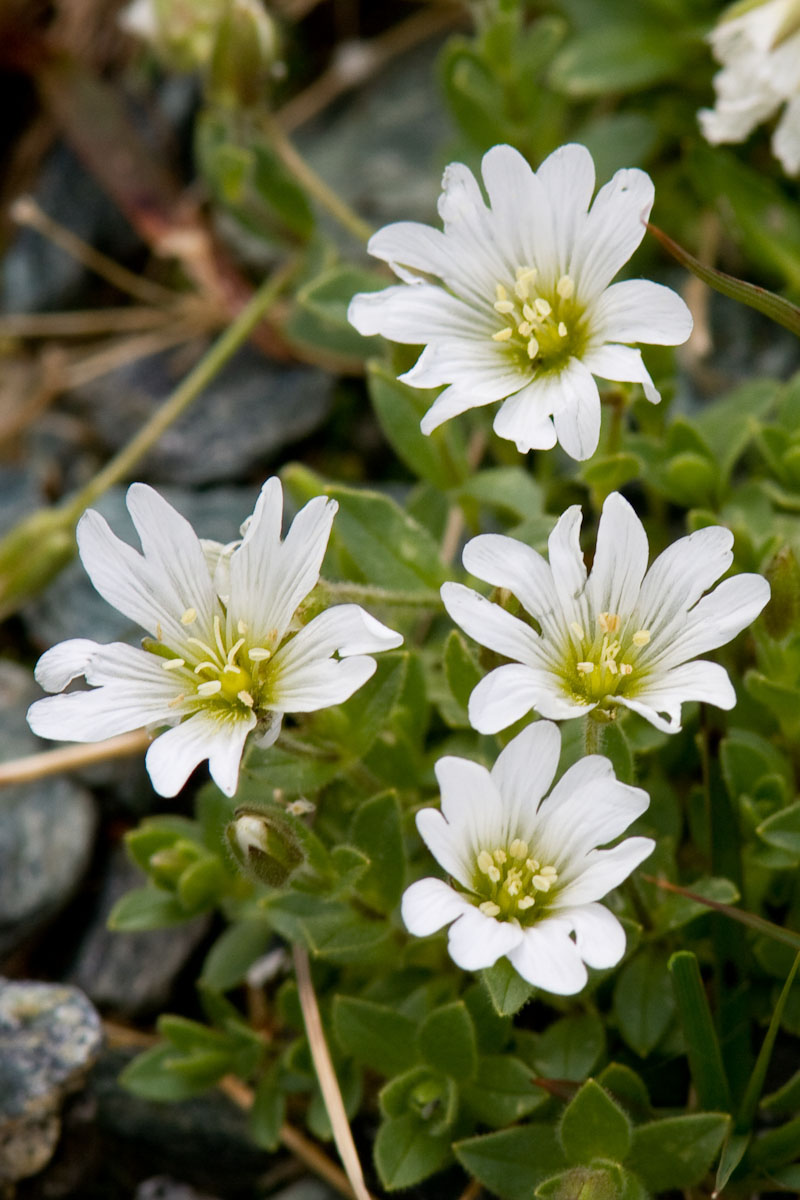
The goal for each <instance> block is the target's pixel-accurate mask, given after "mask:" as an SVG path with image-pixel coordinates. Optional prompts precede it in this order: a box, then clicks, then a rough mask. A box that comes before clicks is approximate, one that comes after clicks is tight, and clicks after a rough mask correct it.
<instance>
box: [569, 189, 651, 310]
mask: <svg viewBox="0 0 800 1200" xmlns="http://www.w3.org/2000/svg"><path fill="white" fill-rule="evenodd" d="M654 195H655V191H654V188H653V181H652V180H651V178H650V176H649V175H647V174H646V173H645V172H644V171H639V170H637V169H636V168H629V169H626V170H623V171H617V173H616V175H615V176H614V178H613V179H612V180H611V182H610V183H607V184H606V185H605V187H602V188H601V189H600V191H599V192H598V193H597V196H596V198H595V202H594V204H593V205H592V207H591V210H590V212H589V216H588V217H587V219H586V221H585V222H584V224H583V227H582V229H581V231H580V234H579V236H578V239H577V242H576V245H575V250H574V253H573V258H572V262H571V264H570V271H569V273H570V275H571V276H572V277H573V279H574V280H575V289H576V292H577V294H578V295H579V296H580V297H581V300H582V301H583V302H584V303H587V302H588V301H590V300H592V299H593V298H594V297H595V296H599V295H600V293H601V292H602V291H603V289H604V288H606V287H607V286H608V284H609V283H610V282H611V280H612V279H613V278H614V276H615V275H616V273H617V271H619V269H620V267H622V266H624V264H625V263H626V262H627V261H628V259H629V258H630V256H631V255H632V254H633V252H634V250H635V249H636V247H637V246H638V245H639V243H640V242H641V240H642V238H643V237H644V234H645V227H644V222H645V221H646V220H647V219H648V217H649V216H650V209H651V208H652V207H653V197H654Z"/></svg>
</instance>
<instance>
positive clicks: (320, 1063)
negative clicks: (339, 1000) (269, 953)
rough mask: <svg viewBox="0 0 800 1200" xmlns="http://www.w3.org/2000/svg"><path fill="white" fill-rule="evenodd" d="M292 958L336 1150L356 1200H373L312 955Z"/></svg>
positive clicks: (297, 952) (296, 950) (298, 953)
mask: <svg viewBox="0 0 800 1200" xmlns="http://www.w3.org/2000/svg"><path fill="white" fill-rule="evenodd" d="M292 956H293V958H294V969H295V974H296V976H297V987H298V990H299V993H300V1006H301V1008H302V1010H303V1021H304V1022H305V1027H306V1034H307V1035H308V1044H309V1047H310V1049H311V1057H312V1059H313V1062H314V1069H315V1071H316V1073H317V1079H318V1081H319V1086H320V1091H321V1092H322V1099H323V1101H324V1102H325V1110H326V1112H327V1114H328V1118H329V1120H330V1123H331V1129H332V1130H333V1140H334V1141H335V1143H336V1149H337V1150H338V1151H339V1157H340V1158H341V1160H342V1165H343V1166H344V1169H345V1171H346V1172H347V1178H348V1179H349V1180H350V1187H351V1188H352V1194H353V1196H355V1198H356V1200H372V1198H371V1196H370V1194H369V1192H368V1191H367V1186H366V1184H365V1183H364V1175H363V1173H362V1170H361V1162H360V1161H359V1157H358V1151H357V1150H356V1145H355V1142H354V1141H353V1134H352V1132H351V1130H350V1122H349V1121H348V1119H347V1113H346V1112H345V1108H344V1101H343V1100H342V1093H341V1091H340V1090H339V1081H338V1080H337V1078H336V1072H335V1071H334V1069H333V1063H332V1062H331V1056H330V1052H329V1050H328V1043H327V1042H326V1041H325V1031H324V1030H323V1028H322V1018H321V1017H320V1014H319V1006H318V1004H317V997H316V994H315V992H314V984H313V981H312V979H311V966H310V964H309V961H308V952H307V951H306V950H304V949H303V948H302V947H301V946H294V947H293V949H292Z"/></svg>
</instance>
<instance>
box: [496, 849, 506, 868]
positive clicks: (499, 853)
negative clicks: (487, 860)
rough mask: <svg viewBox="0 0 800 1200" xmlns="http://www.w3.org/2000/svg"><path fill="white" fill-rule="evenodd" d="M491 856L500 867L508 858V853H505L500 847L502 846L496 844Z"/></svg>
mask: <svg viewBox="0 0 800 1200" xmlns="http://www.w3.org/2000/svg"><path fill="white" fill-rule="evenodd" d="M492 858H493V859H494V861H495V862H496V863H497V865H498V866H500V867H502V865H503V863H504V862H505V861H506V859H507V858H508V855H507V854H506V852H505V850H504V849H503V848H502V846H498V847H497V849H496V850H495V852H494V854H493V855H492Z"/></svg>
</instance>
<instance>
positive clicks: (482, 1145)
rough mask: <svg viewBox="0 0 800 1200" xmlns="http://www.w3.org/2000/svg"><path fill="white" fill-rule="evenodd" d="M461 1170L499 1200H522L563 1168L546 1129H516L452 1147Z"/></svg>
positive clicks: (557, 1147)
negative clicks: (462, 1168) (499, 1199)
mask: <svg viewBox="0 0 800 1200" xmlns="http://www.w3.org/2000/svg"><path fill="white" fill-rule="evenodd" d="M453 1150H454V1151H455V1156H456V1158H457V1159H458V1161H459V1162H460V1163H461V1165H462V1167H464V1169H465V1170H466V1171H467V1172H468V1173H469V1174H470V1175H474V1176H475V1178H476V1179H477V1180H478V1182H479V1183H482V1184H483V1186H484V1187H485V1188H488V1189H489V1191H490V1192H493V1193H494V1194H495V1195H497V1196H500V1197H501V1200H523V1198H524V1197H529V1196H530V1195H531V1194H532V1192H533V1189H534V1188H535V1187H536V1186H537V1184H539V1183H541V1182H542V1180H544V1179H547V1177H548V1176H549V1175H552V1174H553V1172H554V1171H558V1170H559V1169H560V1168H561V1167H564V1166H565V1165H566V1163H565V1161H564V1152H563V1150H562V1149H561V1147H560V1145H559V1143H558V1138H557V1137H556V1132H555V1130H554V1129H553V1128H552V1127H551V1126H550V1125H536V1124H530V1125H517V1126H515V1127H514V1128H512V1129H501V1130H499V1131H498V1132H497V1133H487V1134H483V1135H482V1136H480V1137H472V1138H466V1139H465V1140H464V1141H461V1142H456V1143H454V1145H453Z"/></svg>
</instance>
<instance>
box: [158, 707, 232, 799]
mask: <svg viewBox="0 0 800 1200" xmlns="http://www.w3.org/2000/svg"><path fill="white" fill-rule="evenodd" d="M254 724H255V717H254V716H253V714H252V713H250V714H249V717H248V718H247V719H246V720H243V721H236V722H234V721H230V720H227V719H226V718H225V717H221V716H215V715H213V714H212V713H209V712H199V713H196V714H195V715H194V716H192V717H190V718H189V719H188V721H183V722H182V723H181V724H180V725H176V726H175V727H174V728H173V729H168V730H167V731H166V733H162V734H161V736H160V737H157V738H156V740H155V741H154V742H153V743H152V744H151V746H150V748H149V750H148V751H147V755H146V756H145V766H146V767H147V770H148V772H149V774H150V780H151V782H152V784H153V787H154V788H155V790H156V791H157V792H158V794H159V795H160V796H175V795H177V794H178V792H179V791H180V790H181V788H182V787H183V785H184V784H185V783H186V780H187V779H188V778H189V776H190V775H191V773H192V771H193V770H194V769H195V767H197V766H198V765H199V764H200V763H201V762H203V760H204V759H207V758H209V757H210V755H211V754H213V753H214V751H215V744H220V743H221V745H222V759H223V763H224V765H225V767H226V769H225V771H224V772H223V776H224V782H226V783H229V782H230V779H229V775H230V769H229V764H228V763H227V761H226V760H227V758H228V754H229V752H230V749H231V744H233V745H234V746H235V745H236V743H237V742H238V750H239V755H238V758H237V759H236V766H237V774H238V762H239V758H241V752H242V745H243V744H244V738H245V737H246V736H247V733H248V731H249V729H251V728H252V727H253V725H254ZM236 727H238V728H236ZM239 739H241V740H239ZM235 782H236V781H235V777H234V789H235ZM227 795H233V792H232V791H228V792H227Z"/></svg>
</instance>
